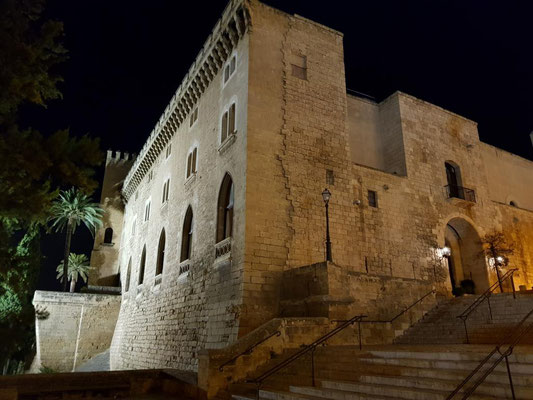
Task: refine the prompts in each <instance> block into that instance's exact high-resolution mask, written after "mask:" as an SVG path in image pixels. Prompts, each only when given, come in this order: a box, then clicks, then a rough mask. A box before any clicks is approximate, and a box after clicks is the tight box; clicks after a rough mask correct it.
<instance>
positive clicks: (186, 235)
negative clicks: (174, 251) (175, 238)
mask: <svg viewBox="0 0 533 400" xmlns="http://www.w3.org/2000/svg"><path fill="white" fill-rule="evenodd" d="M192 219H193V214H192V208H191V206H189V207H188V208H187V212H186V213H185V219H184V220H183V230H182V233H181V254H180V262H183V261H186V260H189V259H190V258H191V254H192Z"/></svg>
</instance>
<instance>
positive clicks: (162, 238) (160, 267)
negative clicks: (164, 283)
mask: <svg viewBox="0 0 533 400" xmlns="http://www.w3.org/2000/svg"><path fill="white" fill-rule="evenodd" d="M166 248H167V234H166V231H165V228H164V227H163V228H161V233H160V234H159V240H158V242H157V258H156V264H155V277H156V280H155V282H156V284H157V283H160V282H161V280H160V279H161V277H162V276H163V271H164V270H165V259H166V257H165V256H166V253H167V250H166ZM158 277H159V278H158Z"/></svg>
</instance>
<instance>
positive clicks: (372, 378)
mask: <svg viewBox="0 0 533 400" xmlns="http://www.w3.org/2000/svg"><path fill="white" fill-rule="evenodd" d="M361 382H364V383H369V384H375V385H380V386H381V385H389V386H400V387H410V388H412V387H415V388H419V389H433V390H441V391H445V392H448V393H449V392H452V391H453V390H454V389H455V388H456V387H457V385H458V384H459V383H460V382H461V380H446V379H437V378H425V377H412V376H390V375H389V376H387V375H365V376H362V377H361ZM505 382H506V381H505V380H504V381H503V383H502V382H499V383H493V382H483V383H482V384H481V385H480V386H479V387H478V388H477V389H476V392H475V393H477V394H482V395H492V396H497V397H499V398H510V397H512V394H511V388H510V387H509V385H508V384H504V383H505ZM514 389H515V395H516V398H517V399H526V400H527V399H532V398H533V387H524V386H520V385H518V384H514Z"/></svg>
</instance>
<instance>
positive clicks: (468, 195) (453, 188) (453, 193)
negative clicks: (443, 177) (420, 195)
mask: <svg viewBox="0 0 533 400" xmlns="http://www.w3.org/2000/svg"><path fill="white" fill-rule="evenodd" d="M444 189H446V197H447V198H448V199H462V200H466V201H470V202H472V203H475V202H476V192H475V191H474V189H469V188H465V187H463V186H458V185H446V186H444Z"/></svg>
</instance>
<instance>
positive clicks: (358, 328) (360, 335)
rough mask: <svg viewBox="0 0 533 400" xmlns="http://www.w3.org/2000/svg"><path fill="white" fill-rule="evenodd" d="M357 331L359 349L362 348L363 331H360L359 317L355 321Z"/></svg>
mask: <svg viewBox="0 0 533 400" xmlns="http://www.w3.org/2000/svg"><path fill="white" fill-rule="evenodd" d="M357 333H358V335H359V350H363V338H362V336H363V332H361V319H359V320H358V321H357Z"/></svg>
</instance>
